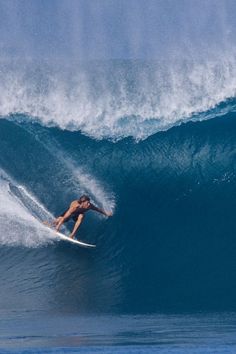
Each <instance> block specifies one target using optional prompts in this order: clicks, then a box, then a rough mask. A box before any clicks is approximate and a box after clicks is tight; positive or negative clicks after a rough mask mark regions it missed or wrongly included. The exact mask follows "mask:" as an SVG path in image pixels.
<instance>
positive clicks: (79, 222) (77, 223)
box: [70, 214, 84, 238]
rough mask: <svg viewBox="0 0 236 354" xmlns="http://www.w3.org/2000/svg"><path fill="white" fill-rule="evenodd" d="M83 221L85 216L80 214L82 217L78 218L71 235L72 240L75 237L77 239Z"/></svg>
mask: <svg viewBox="0 0 236 354" xmlns="http://www.w3.org/2000/svg"><path fill="white" fill-rule="evenodd" d="M83 219H84V214H80V215H79V216H78V219H77V221H76V223H75V226H74V228H73V231H72V233H71V234H70V237H71V238H74V237H75V235H76V232H77V231H78V229H79V227H80V225H81V223H82V221H83Z"/></svg>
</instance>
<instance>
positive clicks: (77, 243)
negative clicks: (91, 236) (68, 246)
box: [55, 231, 96, 248]
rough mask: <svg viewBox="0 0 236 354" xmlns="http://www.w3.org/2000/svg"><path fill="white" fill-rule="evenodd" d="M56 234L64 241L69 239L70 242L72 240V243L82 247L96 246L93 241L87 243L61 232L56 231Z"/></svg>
mask: <svg viewBox="0 0 236 354" xmlns="http://www.w3.org/2000/svg"><path fill="white" fill-rule="evenodd" d="M55 235H56V236H57V237H59V238H60V239H61V240H63V241H68V242H71V243H75V244H76V245H78V246H80V247H85V248H95V247H96V245H92V244H91V243H86V242H82V241H79V240H74V239H73V238H70V237H68V236H66V235H63V234H62V233H61V232H56V231H55Z"/></svg>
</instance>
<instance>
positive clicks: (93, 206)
mask: <svg viewBox="0 0 236 354" xmlns="http://www.w3.org/2000/svg"><path fill="white" fill-rule="evenodd" d="M90 209H91V210H94V211H97V212H98V213H100V214H103V215H105V216H112V212H109V211H105V210H103V209H100V208H98V207H96V206H95V205H93V204H91V206H90Z"/></svg>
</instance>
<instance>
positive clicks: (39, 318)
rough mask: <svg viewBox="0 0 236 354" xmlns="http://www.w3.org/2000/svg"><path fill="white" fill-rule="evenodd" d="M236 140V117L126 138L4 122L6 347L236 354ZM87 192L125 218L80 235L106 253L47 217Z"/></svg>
mask: <svg viewBox="0 0 236 354" xmlns="http://www.w3.org/2000/svg"><path fill="white" fill-rule="evenodd" d="M235 133H236V123H235V113H234V112H233V111H232V112H231V113H230V112H229V113H227V114H226V115H224V116H220V117H215V118H214V119H211V120H205V121H203V122H189V123H186V124H184V125H181V126H177V127H173V128H172V129H169V130H168V131H165V132H159V133H156V134H154V135H152V136H150V137H149V138H147V139H146V140H143V141H135V140H133V138H125V139H122V140H119V141H117V142H114V141H111V140H106V139H103V140H95V139H93V138H90V137H87V136H85V135H83V134H81V133H80V132H77V131H68V130H60V129H58V128H55V127H46V126H42V125H41V124H38V123H36V122H34V121H33V120H29V119H28V118H27V117H26V116H24V115H11V116H8V117H6V119H1V120H0V151H1V155H0V164H1V181H0V187H1V189H0V196H1V215H0V227H1V233H0V243H1V247H0V255H1V275H0V279H1V287H0V312H1V337H0V341H1V343H0V347H1V348H2V350H3V349H4V350H5V351H10V352H11V351H13V352H19V350H20V351H22V352H25V350H27V351H29V352H37V351H38V352H47V351H48V352H56V353H57V352H63V351H64V352H86V351H87V352H110V351H111V350H112V351H113V352H117V353H119V352H131V353H132V352H135V353H136V352H141V353H142V352H157V351H158V352H161V353H162V352H163V353H165V352H173V353H182V352H188V353H189V352H192V353H195V352H202V353H204V352H206V350H207V351H208V352H212V353H213V352H214V353H216V352H220V353H224V352H226V353H228V352H234V350H235V340H234V336H233V333H234V331H235V310H236V305H235V304H236V303H235V297H236V287H235V279H236V258H235V251H236V238H235V235H236V224H235V208H236V173H235V167H236V165H235V161H236V160H235V158H236V155H235V151H236V150H235V147H236V134H235ZM82 193H87V194H89V195H90V196H91V198H92V200H93V201H94V203H96V204H97V205H98V206H101V207H103V208H105V209H107V210H112V211H113V213H114V215H113V217H112V218H109V219H107V218H103V217H102V216H98V215H96V213H93V212H90V214H88V215H87V217H86V219H85V222H84V224H83V225H82V226H81V229H80V232H79V238H80V239H82V240H85V241H88V242H91V243H96V245H97V248H96V249H95V250H85V249H79V248H77V247H74V246H72V245H69V244H64V243H63V242H59V241H57V240H55V238H54V235H53V234H50V232H48V230H47V229H45V227H44V226H42V225H41V224H40V222H39V221H38V219H45V218H48V219H50V218H51V215H58V214H59V213H60V212H62V211H63V210H64V209H65V208H66V206H67V205H68V204H69V203H70V201H71V200H73V199H76V198H77V197H79V196H80V195H81V194H82ZM68 227H69V228H70V227H72V225H69V226H68ZM127 346H128V347H127ZM3 352H4V351H3Z"/></svg>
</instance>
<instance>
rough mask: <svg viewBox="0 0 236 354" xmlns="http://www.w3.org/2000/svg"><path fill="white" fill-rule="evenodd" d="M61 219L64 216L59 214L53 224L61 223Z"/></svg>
mask: <svg viewBox="0 0 236 354" xmlns="http://www.w3.org/2000/svg"><path fill="white" fill-rule="evenodd" d="M61 219H62V216H59V217H58V218H56V219H54V220H53V222H52V224H53V226H55V227H56V226H57V224H59V222H60V221H61Z"/></svg>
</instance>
